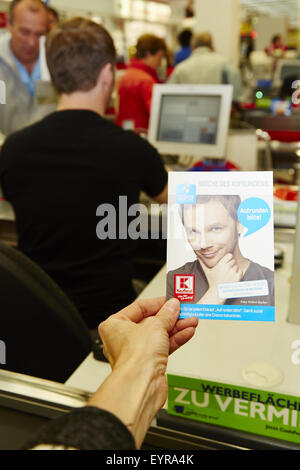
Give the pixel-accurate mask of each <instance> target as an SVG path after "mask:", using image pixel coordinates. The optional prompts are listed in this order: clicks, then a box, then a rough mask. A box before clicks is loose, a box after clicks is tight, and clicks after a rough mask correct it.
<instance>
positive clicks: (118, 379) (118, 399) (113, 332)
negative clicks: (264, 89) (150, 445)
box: [88, 297, 198, 448]
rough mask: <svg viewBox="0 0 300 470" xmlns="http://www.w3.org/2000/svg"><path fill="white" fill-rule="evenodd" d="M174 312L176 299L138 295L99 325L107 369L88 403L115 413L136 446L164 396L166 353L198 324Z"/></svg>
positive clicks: (170, 351)
mask: <svg viewBox="0 0 300 470" xmlns="http://www.w3.org/2000/svg"><path fill="white" fill-rule="evenodd" d="M179 312H180V303H179V301H178V300H176V299H170V300H169V301H168V302H166V299H165V297H161V298H157V299H144V300H137V301H135V302H133V303H132V304H131V305H129V306H128V307H126V308H124V309H123V310H121V311H120V312H118V313H116V314H114V315H111V316H110V317H109V318H108V319H107V320H105V321H104V322H102V323H101V324H100V326H99V333H100V336H101V339H102V341H103V345H104V353H105V355H106V357H107V359H108V360H109V362H110V365H111V368H112V373H111V374H110V375H109V376H108V378H107V379H106V380H105V381H104V383H103V384H102V385H101V387H100V388H99V389H98V391H97V392H96V393H95V394H94V395H93V396H92V398H91V399H90V400H89V402H88V405H89V406H94V407H98V408H101V409H104V410H106V411H109V412H111V413H113V414H115V415H116V416H118V418H119V419H120V420H121V421H122V422H123V423H124V424H125V425H126V426H127V428H128V429H129V430H130V431H131V433H132V435H133V436H134V439H135V443H136V446H137V448H140V446H141V444H142V442H143V439H144V437H145V434H146V432H147V429H148V427H149V426H150V424H151V421H152V420H153V418H154V416H155V414H156V413H157V412H158V410H159V409H160V408H161V407H162V406H163V404H164V403H165V401H166V398H167V391H168V384H167V378H166V375H165V373H166V368H167V363H168V356H169V354H171V353H172V352H174V351H176V350H177V349H178V348H180V347H181V346H182V345H184V344H185V343H186V342H187V341H189V340H190V339H191V338H192V336H193V335H194V333H195V329H196V326H197V324H198V319H197V318H195V317H194V318H187V319H183V320H178V317H179ZM112 391H113V393H112ZM125 397H126V399H124V398H125Z"/></svg>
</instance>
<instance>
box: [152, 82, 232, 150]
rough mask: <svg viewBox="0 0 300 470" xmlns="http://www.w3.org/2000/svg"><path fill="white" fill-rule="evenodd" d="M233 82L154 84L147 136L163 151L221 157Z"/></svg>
mask: <svg viewBox="0 0 300 470" xmlns="http://www.w3.org/2000/svg"><path fill="white" fill-rule="evenodd" d="M232 92H233V87H232V85H155V86H154V89H153V95H152V103H151V114H150V124H149V133H148V139H149V141H150V143H151V144H152V145H154V146H155V147H156V148H157V150H158V151H159V152H160V153H162V154H167V155H191V156H195V157H199V158H201V157H202V158H207V157H208V158H219V159H223V158H224V157H225V152H226V144H227V134H228V127H229V118H230V110H231V103H232Z"/></svg>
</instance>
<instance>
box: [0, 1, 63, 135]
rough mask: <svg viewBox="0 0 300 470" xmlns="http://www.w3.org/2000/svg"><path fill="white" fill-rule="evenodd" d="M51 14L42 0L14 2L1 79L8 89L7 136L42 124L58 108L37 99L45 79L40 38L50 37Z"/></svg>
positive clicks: (1, 49)
mask: <svg viewBox="0 0 300 470" xmlns="http://www.w3.org/2000/svg"><path fill="white" fill-rule="evenodd" d="M48 28H49V23H48V14H47V10H46V7H45V5H44V4H43V2H41V1H40V0H13V2H12V3H11V4H10V9H9V24H8V30H9V32H10V35H4V37H3V38H1V39H0V80H2V81H3V82H4V83H5V87H6V104H5V106H3V107H2V108H1V113H0V131H1V132H2V133H3V134H4V135H6V136H7V135H9V134H11V133H12V132H14V131H16V130H18V129H21V128H22V127H24V126H25V125H28V124H30V123H32V122H35V121H38V120H39V119H41V118H42V117H44V116H45V115H47V114H49V113H50V112H51V111H53V110H54V109H55V106H56V103H50V104H49V103H48V102H47V104H46V103H45V101H44V102H43V101H42V97H37V92H36V81H38V80H40V79H41V70H40V60H39V59H40V58H39V55H40V38H41V37H42V36H44V35H46V34H47V32H48Z"/></svg>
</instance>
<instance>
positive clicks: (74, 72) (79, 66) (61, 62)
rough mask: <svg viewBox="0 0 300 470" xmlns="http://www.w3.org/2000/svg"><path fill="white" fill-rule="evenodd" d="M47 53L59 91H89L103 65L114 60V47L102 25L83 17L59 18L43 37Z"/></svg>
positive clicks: (48, 62) (69, 92) (95, 82)
mask: <svg viewBox="0 0 300 470" xmlns="http://www.w3.org/2000/svg"><path fill="white" fill-rule="evenodd" d="M46 57H47V64H48V68H49V72H50V75H51V78H52V82H53V85H54V87H55V89H56V90H57V91H58V93H59V94H62V93H65V94H71V93H74V92H76V91H90V90H91V89H92V88H94V87H95V86H96V84H97V80H98V78H99V74H100V72H101V70H102V68H103V67H104V66H105V65H107V64H112V65H114V64H115V61H116V49H115V46H114V43H113V40H112V38H111V36H110V35H109V33H108V32H107V31H106V29H105V28H103V26H101V25H99V24H97V23H95V22H93V21H91V20H88V19H85V18H72V19H70V20H66V21H64V22H61V23H60V24H59V25H58V26H57V27H56V28H54V29H53V30H52V31H51V33H50V34H49V35H48V36H47V39H46Z"/></svg>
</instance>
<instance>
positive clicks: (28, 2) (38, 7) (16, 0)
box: [8, 0, 47, 24]
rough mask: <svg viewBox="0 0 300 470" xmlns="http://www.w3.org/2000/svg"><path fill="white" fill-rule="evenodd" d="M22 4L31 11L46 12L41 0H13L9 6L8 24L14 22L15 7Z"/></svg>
mask: <svg viewBox="0 0 300 470" xmlns="http://www.w3.org/2000/svg"><path fill="white" fill-rule="evenodd" d="M21 4H22V7H26V9H28V10H29V11H31V12H32V13H40V12H42V13H45V14H46V13H47V9H46V6H45V4H44V3H43V2H42V1H41V0H13V1H12V2H11V4H10V6H9V12H8V18H9V22H10V24H13V22H14V14H15V11H16V9H17V8H18V7H19V6H20V5H21Z"/></svg>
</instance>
